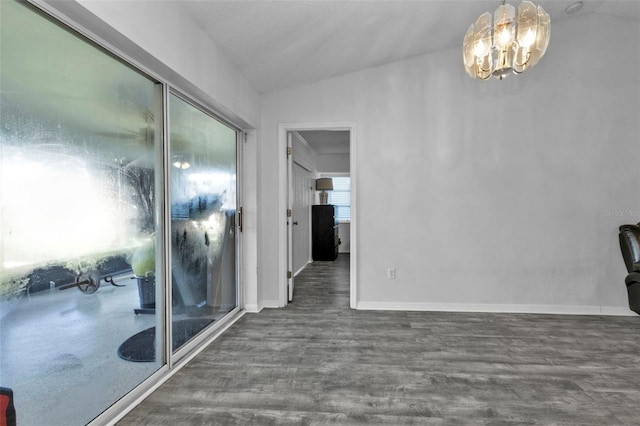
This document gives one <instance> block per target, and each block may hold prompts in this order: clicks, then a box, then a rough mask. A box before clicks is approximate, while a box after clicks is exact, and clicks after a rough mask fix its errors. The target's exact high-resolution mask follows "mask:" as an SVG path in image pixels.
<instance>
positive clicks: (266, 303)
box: [260, 300, 281, 310]
mask: <svg viewBox="0 0 640 426" xmlns="http://www.w3.org/2000/svg"><path fill="white" fill-rule="evenodd" d="M261 305H262V308H267V309H271V308H280V307H281V306H280V303H279V302H278V301H277V300H263V301H262V303H261ZM262 308H260V310H262Z"/></svg>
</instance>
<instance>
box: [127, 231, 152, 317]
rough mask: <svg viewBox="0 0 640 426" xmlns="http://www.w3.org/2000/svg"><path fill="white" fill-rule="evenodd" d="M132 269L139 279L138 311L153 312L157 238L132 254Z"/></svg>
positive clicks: (135, 276)
mask: <svg viewBox="0 0 640 426" xmlns="http://www.w3.org/2000/svg"><path fill="white" fill-rule="evenodd" d="M131 269H133V274H134V278H135V279H136V280H137V281H138V296H139V297H140V308H141V309H136V313H153V312H155V308H156V276H155V275H156V246H155V238H152V239H151V240H150V241H148V242H146V243H145V244H143V245H141V246H140V247H138V248H137V249H136V251H135V252H133V255H132V256H131Z"/></svg>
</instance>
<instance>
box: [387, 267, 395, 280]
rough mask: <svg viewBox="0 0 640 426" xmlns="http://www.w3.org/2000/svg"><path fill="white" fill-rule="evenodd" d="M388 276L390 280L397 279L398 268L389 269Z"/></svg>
mask: <svg viewBox="0 0 640 426" xmlns="http://www.w3.org/2000/svg"><path fill="white" fill-rule="evenodd" d="M387 278H389V279H390V280H395V279H396V268H389V269H387Z"/></svg>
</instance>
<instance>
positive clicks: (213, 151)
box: [169, 94, 238, 351]
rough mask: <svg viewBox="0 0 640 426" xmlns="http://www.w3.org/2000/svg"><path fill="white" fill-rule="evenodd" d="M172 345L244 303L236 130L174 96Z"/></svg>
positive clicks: (170, 105) (172, 153)
mask: <svg viewBox="0 0 640 426" xmlns="http://www.w3.org/2000/svg"><path fill="white" fill-rule="evenodd" d="M169 112H170V114H169V117H170V120H169V122H170V123H171V132H170V143H171V149H170V155H169V158H170V160H169V162H170V164H171V167H170V175H171V179H170V186H169V188H170V190H169V192H170V200H171V275H172V277H171V280H172V291H171V294H172V298H173V303H172V305H173V308H172V311H173V315H172V318H173V319H172V333H173V340H172V349H173V350H174V351H177V350H178V349H179V348H180V347H181V346H182V345H184V344H185V343H186V342H187V341H189V340H190V339H191V338H193V337H194V336H195V335H196V334H198V333H199V332H200V331H202V330H203V329H204V328H205V327H207V326H208V325H209V324H211V323H213V322H214V321H216V320H218V319H220V318H222V317H223V316H224V315H225V314H226V313H228V312H229V311H231V310H232V309H234V308H235V307H236V306H238V302H237V290H236V289H237V283H236V232H235V230H236V224H235V218H236V139H237V137H236V131H235V130H234V129H232V128H231V127H229V126H227V125H225V124H223V123H222V122H221V121H219V120H217V119H215V118H213V117H212V116H210V115H208V114H206V113H205V112H203V111H202V110H200V109H199V108H197V107H196V106H194V105H192V104H191V103H189V102H187V101H185V100H184V99H182V98H181V97H179V96H177V95H175V94H172V95H171V97H170V99H169Z"/></svg>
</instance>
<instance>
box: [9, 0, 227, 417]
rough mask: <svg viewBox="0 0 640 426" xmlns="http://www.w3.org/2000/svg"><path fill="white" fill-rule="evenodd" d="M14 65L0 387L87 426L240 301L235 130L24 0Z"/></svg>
mask: <svg viewBox="0 0 640 426" xmlns="http://www.w3.org/2000/svg"><path fill="white" fill-rule="evenodd" d="M0 64H1V66H0V206H1V209H0V237H1V240H0V393H3V396H4V395H5V394H6V395H12V398H13V405H14V406H15V411H16V414H17V419H18V424H19V425H47V426H56V425H64V426H69V425H83V424H86V423H88V422H90V421H91V420H92V419H94V418H96V416H99V415H100V413H102V412H104V411H105V410H106V409H108V408H109V407H110V406H112V404H114V403H116V402H117V401H119V400H121V399H122V398H123V397H124V398H125V399H126V395H127V394H128V393H129V392H131V391H132V390H134V389H136V388H137V387H138V386H139V385H140V384H142V383H143V382H145V383H146V385H147V386H150V385H149V383H150V381H148V380H147V379H149V378H150V377H152V376H153V378H152V380H158V379H160V378H162V375H163V374H167V373H168V372H169V370H170V369H171V368H174V367H175V366H176V365H178V364H179V362H180V360H181V359H182V355H183V354H186V353H188V352H189V351H190V350H191V349H194V348H195V347H197V345H199V344H201V343H203V339H205V338H206V337H207V333H202V332H203V331H204V330H212V329H214V328H216V325H217V324H220V323H221V322H224V320H223V317H225V315H226V314H228V313H229V312H232V311H233V312H236V311H237V309H236V308H237V307H238V290H237V289H238V279H237V273H236V271H237V270H238V268H237V265H236V263H237V256H236V246H237V243H236V241H237V240H236V238H237V236H236V204H237V200H236V187H237V185H238V182H237V176H236V174H237V155H236V146H237V144H236V136H237V131H236V130H235V129H234V128H232V127H230V126H229V125H227V124H224V123H223V122H222V121H220V120H218V119H216V118H214V116H213V115H211V114H210V113H207V112H205V110H204V109H202V108H198V107H196V106H194V105H195V104H194V103H192V102H191V101H187V100H185V99H186V98H185V97H183V96H178V95H177V94H171V89H170V88H169V86H168V85H167V84H166V83H163V82H161V81H159V80H158V79H156V78H154V77H151V76H149V75H148V74H146V73H143V72H141V71H139V70H138V69H136V68H134V67H132V66H130V65H129V64H128V63H127V62H125V61H124V60H122V59H120V58H118V57H116V56H115V55H113V54H111V53H109V52H108V51H106V50H104V49H103V48H101V47H99V46H97V45H96V44H94V43H92V42H90V41H88V40H87V39H86V38H84V37H82V36H79V35H78V34H77V33H76V32H74V31H72V30H70V29H68V28H67V27H65V26H63V25H61V24H59V23H57V22H56V21H54V20H52V19H50V18H48V17H46V16H45V15H44V14H42V13H40V12H38V11H36V10H35V9H34V8H32V7H31V6H29V5H27V4H25V3H23V2H19V1H13V0H1V1H0ZM165 129H168V132H166V130H165ZM230 316H231V315H229V316H227V317H226V319H228V318H229V317H230ZM226 319H225V320H226ZM221 320H222V321H221ZM210 334H212V333H209V335H210ZM197 335H199V336H200V338H195V339H194V337H196V336H197ZM137 391H138V392H140V388H138V389H137ZM129 396H131V395H129ZM131 400H133V398H131ZM3 401H4V400H3ZM122 403H123V402H122V401H120V402H117V404H116V405H115V406H114V407H113V408H112V410H113V411H117V409H118V407H119V405H118V404H122ZM0 420H1V419H0Z"/></svg>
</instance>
